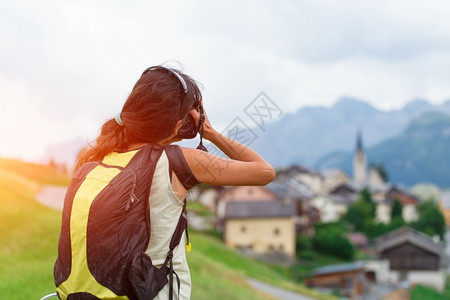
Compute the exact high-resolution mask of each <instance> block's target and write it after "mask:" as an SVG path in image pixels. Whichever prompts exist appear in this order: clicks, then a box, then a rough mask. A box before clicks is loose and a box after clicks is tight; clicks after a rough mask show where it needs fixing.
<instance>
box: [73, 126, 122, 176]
mask: <svg viewBox="0 0 450 300" xmlns="http://www.w3.org/2000/svg"><path fill="white" fill-rule="evenodd" d="M124 130H125V127H123V126H120V125H119V124H117V122H116V120H115V119H111V120H108V121H107V122H106V123H105V124H103V126H102V130H101V132H100V136H99V137H98V138H97V140H96V141H95V145H93V146H89V147H90V148H88V149H85V150H84V151H81V153H80V154H79V156H78V159H77V162H76V167H75V170H78V168H79V167H81V166H82V165H83V164H85V163H87V162H89V161H96V160H102V159H103V157H104V156H105V155H107V154H108V153H110V152H120V151H126V150H127V147H128V141H127V138H126V136H125V132H124Z"/></svg>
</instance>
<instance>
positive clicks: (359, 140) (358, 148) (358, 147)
mask: <svg viewBox="0 0 450 300" xmlns="http://www.w3.org/2000/svg"><path fill="white" fill-rule="evenodd" d="M356 151H364V148H363V143H362V134H361V130H358V135H357V137H356Z"/></svg>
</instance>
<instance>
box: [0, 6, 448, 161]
mask: <svg viewBox="0 0 450 300" xmlns="http://www.w3.org/2000/svg"><path fill="white" fill-rule="evenodd" d="M449 12H450V3H448V2H447V1H444V0H436V1H434V2H433V5H431V4H430V3H429V2H425V1H419V0H413V1H388V0H381V1H377V2H367V1H364V2H362V1H356V0H352V1H350V0H346V1H339V2H336V1H331V0H324V1H320V2H318V1H305V0H304V1H287V0H281V1H275V0H263V1H256V0H254V1H245V2H243V1H227V2H223V1H222V2H217V1H216V2H210V1H202V0H196V1H189V2H176V1H165V2H150V1H138V0H133V1H127V2H123V1H119V0H114V1H108V3H107V4H106V3H105V2H103V1H86V0H84V1H59V0H58V1H57V0H48V1H44V2H35V1H24V0H18V1H14V2H12V1H9V2H8V3H5V2H2V3H0V38H1V39H2V45H1V46H0V65H1V68H0V80H1V82H2V89H1V90H0V99H1V100H0V101H1V102H0V103H1V105H2V107H5V106H8V105H9V106H8V107H9V108H8V112H9V114H10V115H13V114H14V110H15V109H17V110H18V111H19V112H21V113H22V114H23V111H21V110H23V107H28V108H27V109H28V111H26V113H27V117H28V118H27V119H26V120H20V121H19V120H15V119H14V118H12V117H9V116H8V119H7V123H8V124H9V126H10V127H13V128H16V129H17V131H16V134H15V135H14V136H12V135H11V134H10V133H7V132H6V130H5V129H2V130H1V131H0V132H1V135H0V137H1V138H4V137H8V138H11V139H13V140H14V141H15V142H14V143H11V145H10V146H8V150H6V149H3V150H1V151H2V152H0V155H5V154H8V155H10V154H14V153H19V152H21V151H22V149H23V147H22V146H19V145H20V144H17V143H16V142H17V140H26V139H27V137H28V135H29V134H30V132H32V131H33V130H35V129H38V130H40V131H43V132H46V133H47V135H48V137H45V138H42V139H40V141H38V140H36V141H35V143H36V147H35V149H36V151H41V152H42V151H43V150H42V149H44V148H45V146H46V145H47V144H48V143H49V142H52V143H53V142H57V141H58V140H69V139H70V137H73V139H75V138H76V137H78V136H83V137H86V136H89V137H91V136H95V135H96V134H97V133H98V129H99V127H100V125H101V124H102V123H103V121H105V120H106V119H107V118H110V117H112V116H114V115H115V114H116V112H117V111H119V110H120V109H121V106H122V104H123V102H124V100H125V99H126V97H127V95H128V93H129V92H130V89H131V88H132V86H133V84H134V82H135V81H136V80H137V79H138V76H139V75H140V72H141V71H142V70H143V69H145V68H146V67H147V66H149V65H153V64H158V63H161V62H164V61H166V60H167V59H171V58H173V59H176V60H179V61H180V62H181V63H182V65H183V66H184V70H185V71H186V73H188V74H190V75H192V76H193V77H194V78H195V79H197V80H199V81H200V82H201V83H202V84H203V85H204V90H203V93H204V98H205V103H206V107H207V109H208V114H209V116H210V118H211V119H212V120H213V123H214V124H216V125H217V126H218V127H219V128H225V127H226V125H227V124H228V123H229V122H231V121H232V120H233V119H234V118H235V117H236V116H242V111H243V109H244V108H245V107H246V105H247V104H248V103H250V102H251V101H252V100H253V99H254V98H255V97H256V96H257V95H258V94H259V92H261V91H264V92H265V93H266V94H267V95H268V96H269V97H271V99H272V100H274V101H276V102H277V104H278V105H279V106H280V107H281V108H282V109H283V110H284V111H285V112H290V111H294V110H297V109H299V108H300V107H301V106H303V105H319V104H320V105H331V104H332V103H333V102H335V101H336V100H337V99H338V98H339V97H341V96H343V95H347V96H353V97H359V98H361V99H365V100H368V101H370V102H371V103H372V104H374V105H375V106H377V107H378V108H383V109H392V108H397V107H400V106H402V105H403V104H405V103H406V102H407V101H409V100H411V99H413V98H415V97H424V98H427V99H428V100H430V101H432V102H440V101H443V100H444V99H447V98H449V95H450V90H449V87H448V82H449V80H450V74H449V73H448V71H447V70H448V69H449V67H450V54H449V50H448V49H450V48H449V46H450V21H449V20H448V14H449ZM12 99H14V101H16V102H17V103H18V104H14V106H11V104H10V102H11V101H12ZM16 102H15V103H16ZM16 114H17V113H16ZM37 124H38V125H37ZM2 125H4V124H2ZM13 144H17V145H18V146H14V145H13Z"/></svg>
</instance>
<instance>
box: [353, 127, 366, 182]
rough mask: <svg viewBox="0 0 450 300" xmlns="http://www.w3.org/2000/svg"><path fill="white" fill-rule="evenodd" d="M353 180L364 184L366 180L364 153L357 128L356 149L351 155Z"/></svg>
mask: <svg viewBox="0 0 450 300" xmlns="http://www.w3.org/2000/svg"><path fill="white" fill-rule="evenodd" d="M353 180H354V181H355V183H358V184H365V183H366V181H367V174H366V154H365V153H364V147H363V142H362V133H361V130H358V134H357V137H356V150H355V154H354V155H353Z"/></svg>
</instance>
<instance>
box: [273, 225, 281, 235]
mask: <svg viewBox="0 0 450 300" xmlns="http://www.w3.org/2000/svg"><path fill="white" fill-rule="evenodd" d="M273 234H274V235H280V229H279V228H278V227H275V229H274V230H273Z"/></svg>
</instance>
